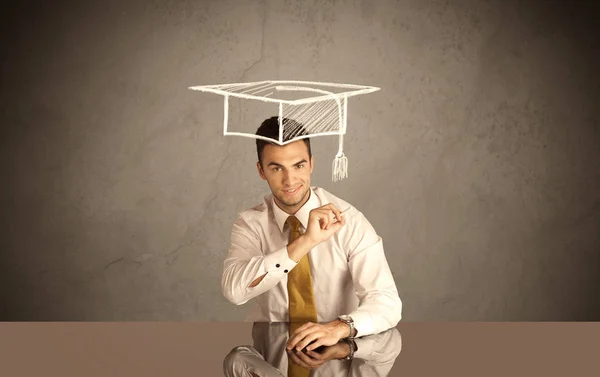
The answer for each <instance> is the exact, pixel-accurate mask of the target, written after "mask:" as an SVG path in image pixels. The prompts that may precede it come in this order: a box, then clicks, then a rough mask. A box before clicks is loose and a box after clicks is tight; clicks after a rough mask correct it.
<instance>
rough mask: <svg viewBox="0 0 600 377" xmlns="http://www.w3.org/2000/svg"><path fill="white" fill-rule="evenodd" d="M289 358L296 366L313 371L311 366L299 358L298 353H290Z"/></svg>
mask: <svg viewBox="0 0 600 377" xmlns="http://www.w3.org/2000/svg"><path fill="white" fill-rule="evenodd" d="M288 356H289V358H290V360H291V361H292V362H293V363H294V364H296V365H299V366H301V367H304V368H309V369H311V367H310V365H308V364H306V363H305V362H304V361H302V360H300V358H299V357H298V353H296V352H293V351H292V352H289V353H288Z"/></svg>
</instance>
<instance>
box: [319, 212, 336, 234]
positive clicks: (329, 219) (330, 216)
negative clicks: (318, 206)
mask: <svg viewBox="0 0 600 377" xmlns="http://www.w3.org/2000/svg"><path fill="white" fill-rule="evenodd" d="M321 213H322V214H323V220H324V222H325V226H324V227H323V228H322V229H323V230H329V227H330V226H331V225H332V224H333V223H334V221H335V215H334V213H333V212H332V211H331V210H330V209H327V210H323V211H321Z"/></svg>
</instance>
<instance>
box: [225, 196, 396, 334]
mask: <svg viewBox="0 0 600 377" xmlns="http://www.w3.org/2000/svg"><path fill="white" fill-rule="evenodd" d="M329 203H331V204H333V205H334V206H336V207H337V208H338V209H339V210H340V211H342V212H344V217H345V218H346V225H344V226H343V227H342V228H341V229H340V230H339V231H338V232H337V233H335V234H334V235H333V236H331V237H330V238H329V239H328V240H327V241H324V242H322V243H320V244H319V245H317V246H316V247H314V248H313V249H311V251H310V252H309V253H308V257H309V262H310V271H311V274H312V281H313V292H314V297H315V303H316V308H317V318H318V322H320V323H324V322H329V321H332V320H335V319H336V318H337V317H338V316H339V315H342V314H347V315H349V316H351V317H352V319H353V320H354V324H355V328H356V330H357V335H356V336H357V337H360V336H365V335H370V334H374V333H379V332H382V331H384V330H387V329H389V328H391V327H394V326H396V325H397V324H398V322H399V321H400V319H401V317H402V301H401V300H400V297H399V295H398V290H397V288H396V284H395V282H394V278H393V276H392V272H391V271H390V268H389V266H388V263H387V260H386V258H385V254H384V251H383V241H382V239H381V237H379V236H378V235H377V233H376V232H375V229H374V228H373V227H372V226H371V224H370V223H369V222H368V221H367V219H366V218H365V216H364V215H363V214H362V213H361V212H360V211H358V210H357V209H356V208H355V207H353V206H352V205H350V204H349V203H347V202H345V201H344V200H342V199H340V198H337V197H336V196H334V195H332V194H331V193H329V192H327V191H325V190H324V189H322V188H319V187H311V189H310V197H309V199H308V201H307V202H306V203H305V204H304V206H303V207H302V208H300V210H298V212H297V213H296V214H295V216H296V217H297V218H298V220H299V221H300V223H301V227H300V232H301V233H303V232H305V230H306V226H307V223H308V216H309V213H310V211H311V210H312V209H314V208H317V207H321V206H323V205H325V204H329ZM288 217H289V215H288V214H287V213H285V212H284V211H283V210H281V209H280V208H279V207H278V206H277V205H276V204H275V202H274V200H273V194H268V195H266V196H265V197H264V200H263V202H262V203H261V204H259V205H257V206H255V207H253V208H250V209H248V210H246V211H243V212H241V213H240V214H239V216H238V217H237V219H236V220H235V222H234V224H233V227H232V232H231V245H230V249H229V254H228V256H227V258H226V259H225V262H224V268H223V277H222V282H221V285H222V290H223V295H224V296H225V298H227V299H228V300H229V301H230V302H232V303H234V304H236V305H242V304H244V303H246V302H248V301H249V300H251V299H254V300H255V301H256V303H257V304H258V305H257V307H255V310H254V311H253V312H252V313H251V314H250V315H249V316H248V318H247V319H246V320H248V321H259V322H261V321H262V322H288V321H289V317H288V292H287V273H288V272H289V271H291V270H292V269H293V268H294V267H295V266H296V262H294V261H293V260H291V259H290V258H289V256H288V252H287V244H288V240H289V233H290V229H289V226H288V225H286V223H285V221H286V219H287V218H288ZM265 273H266V276H265V277H264V278H263V279H262V281H261V282H260V283H259V284H258V285H256V286H255V287H250V284H251V283H252V282H253V281H254V280H256V279H257V278H258V277H260V276H262V275H264V274H265Z"/></svg>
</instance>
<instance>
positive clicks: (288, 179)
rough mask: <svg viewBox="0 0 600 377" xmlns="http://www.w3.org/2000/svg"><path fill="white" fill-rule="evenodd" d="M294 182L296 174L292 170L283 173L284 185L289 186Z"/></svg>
mask: <svg viewBox="0 0 600 377" xmlns="http://www.w3.org/2000/svg"><path fill="white" fill-rule="evenodd" d="M293 182H294V174H293V172H291V171H290V170H285V171H284V172H283V184H284V185H289V184H291V183H293Z"/></svg>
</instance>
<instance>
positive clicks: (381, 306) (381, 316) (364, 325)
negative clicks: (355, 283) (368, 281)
mask: <svg viewBox="0 0 600 377" xmlns="http://www.w3.org/2000/svg"><path fill="white" fill-rule="evenodd" d="M348 315H349V316H350V317H352V319H353V320H354V325H355V328H356V330H357V334H356V336H359V337H362V336H366V335H372V334H377V333H380V332H382V331H385V330H388V329H390V328H392V327H395V326H396V325H397V324H398V322H400V320H401V319H402V301H401V300H400V297H399V296H398V293H397V291H396V289H395V287H394V288H390V289H388V290H386V291H379V292H376V293H369V294H368V295H367V296H365V297H364V298H363V299H361V304H360V305H359V307H358V308H357V309H356V310H354V311H353V312H351V313H348Z"/></svg>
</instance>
